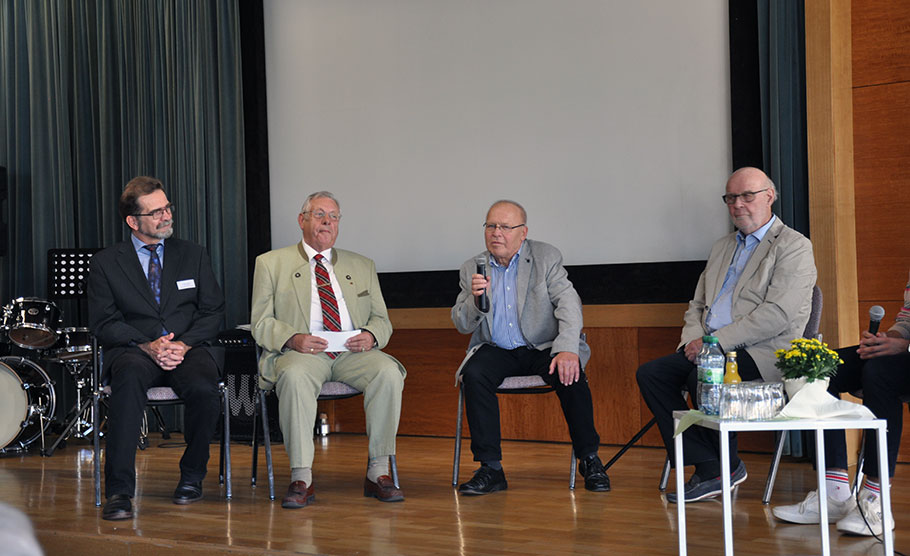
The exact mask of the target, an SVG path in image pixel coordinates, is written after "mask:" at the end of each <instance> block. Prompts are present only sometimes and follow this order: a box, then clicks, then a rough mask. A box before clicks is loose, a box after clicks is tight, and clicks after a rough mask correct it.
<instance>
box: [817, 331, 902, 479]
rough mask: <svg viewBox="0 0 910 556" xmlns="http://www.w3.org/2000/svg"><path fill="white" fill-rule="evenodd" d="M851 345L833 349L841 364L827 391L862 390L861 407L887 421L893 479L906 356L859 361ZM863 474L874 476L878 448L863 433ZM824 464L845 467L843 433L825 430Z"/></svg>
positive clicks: (900, 421) (889, 459) (898, 446)
mask: <svg viewBox="0 0 910 556" xmlns="http://www.w3.org/2000/svg"><path fill="white" fill-rule="evenodd" d="M857 347H859V346H851V347H846V348H841V349H839V350H837V354H838V355H839V356H840V358H841V359H842V360H843V362H844V363H843V364H842V365H840V366H839V367H838V368H837V374H836V375H834V376H833V377H831V382H830V383H829V385H828V392H829V393H831V394H832V395H833V396H835V397H837V396H839V394H840V393H841V392H856V391H857V390H862V391H863V404H864V405H865V406H866V407H868V408H869V409H870V410H871V411H872V413H874V414H875V416H876V417H878V418H879V419H885V420H887V421H888V434H887V438H888V474H889V476H890V477H893V476H894V467H895V465H896V463H897V452H898V450H899V449H900V445H901V433H902V432H903V430H902V429H903V425H904V419H903V409H904V407H903V404H902V403H901V400H900V398H901V396H907V395H910V353H907V352H904V353H899V354H897V355H887V356H884V357H876V358H874V359H860V358H859V354H857V353H856V349H857ZM864 457H865V461H864V463H863V473H865V474H866V475H869V476H871V477H878V476H879V475H880V471H879V469H878V445H877V444H876V439H875V434H873V433H871V431H870V433H869V434H866V441H865V456H864ZM825 464H826V465H827V466H828V467H829V468H833V469H846V468H847V442H846V440H845V437H844V431H842V430H833V431H825Z"/></svg>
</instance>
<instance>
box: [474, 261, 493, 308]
mask: <svg viewBox="0 0 910 556" xmlns="http://www.w3.org/2000/svg"><path fill="white" fill-rule="evenodd" d="M474 262H475V263H476V264H477V274H480V275H481V276H483V277H484V278H486V277H487V258H486V257H483V256H480V257H477V258H476V259H474ZM474 304H475V305H477V310H479V311H480V312H481V313H486V312H487V311H489V310H490V297H489V296H488V295H487V290H483V293H482V294H480V295H478V296H475V297H474Z"/></svg>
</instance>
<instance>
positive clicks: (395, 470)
mask: <svg viewBox="0 0 910 556" xmlns="http://www.w3.org/2000/svg"><path fill="white" fill-rule="evenodd" d="M389 468H390V469H391V470H392V482H393V483H395V488H401V485H400V484H399V483H398V462H397V461H396V460H395V454H392V455H391V456H389Z"/></svg>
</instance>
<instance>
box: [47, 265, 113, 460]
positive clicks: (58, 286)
mask: <svg viewBox="0 0 910 556" xmlns="http://www.w3.org/2000/svg"><path fill="white" fill-rule="evenodd" d="M98 251H100V249H98V248H89V249H72V248H69V249H48V250H47V293H48V297H49V298H50V299H51V300H52V301H58V300H63V299H72V300H74V303H75V307H76V321H75V322H76V324H81V323H82V301H83V300H84V299H86V297H87V292H86V284H87V282H88V273H89V262H90V261H91V258H92V255H94V254H95V253H97V252H98ZM92 343H93V345H94V342H92ZM93 361H94V358H93V359H92V361H87V362H82V363H80V362H79V361H75V360H74V361H73V362H67V363H64V366H67V368H69V365H74V367H73V368H72V369H70V373H71V374H72V376H73V378H74V379H76V388H77V392H76V394H77V396H76V399H77V401H76V404H75V406H74V407H73V409H72V411H73V412H74V413H73V417H72V419H70V421H69V422H68V423H67V425H66V427H65V428H64V429H63V432H61V433H60V436H58V437H57V440H56V441H55V442H54V443H53V445H51V447H50V449H48V450H46V451H44V453H43V455H45V456H48V457H49V456H52V455H53V454H54V451H55V450H56V449H57V447H58V446H59V445H60V443H61V442H62V441H63V440H64V439H66V438H68V437H69V436H70V434H71V433H72V431H73V429H74V428H77V431H78V432H77V436H84V435H87V434H88V432H90V431H91V428H89V429H88V430H86V431H82V430H81V429H82V427H83V426H89V427H91V423H92V419H91V415H90V409H91V403H92V396H90V395H87V396H85V397H84V398H83V396H81V393H82V390H83V389H85V386H86V385H85V384H83V383H84V382H86V381H84V380H80V379H79V377H78V375H79V374H80V373H81V370H80V369H81V368H84V367H85V366H86V365H93V364H94V363H93ZM75 365H79V368H77V367H75ZM96 375H98V372H97V369H92V373H91V376H90V379H89V381H88V382H89V383H90V384H87V386H88V387H89V388H90V391H89V393H91V391H92V390H93V389H94V388H95V387H96V380H95V377H96Z"/></svg>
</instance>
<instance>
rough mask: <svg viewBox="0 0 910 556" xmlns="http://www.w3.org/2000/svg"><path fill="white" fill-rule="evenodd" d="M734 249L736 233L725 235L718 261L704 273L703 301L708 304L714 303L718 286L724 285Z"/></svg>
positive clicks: (718, 290) (718, 289)
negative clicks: (722, 249)
mask: <svg viewBox="0 0 910 556" xmlns="http://www.w3.org/2000/svg"><path fill="white" fill-rule="evenodd" d="M735 251H736V234H735V233H734V234H731V235H729V236H727V242H726V244H725V245H724V252H723V254H722V255H721V258H720V261H719V263H718V264H717V265H716V266H715V267H714V268H712V269H711V270H710V271H709V272H708V273H707V274H705V279H706V280H705V302H706V303H708V304H709V305H710V304H711V303H714V300H715V299H716V298H717V294H718V293H720V288H722V287H723V285H724V279H725V278H726V277H727V269H729V268H730V262H731V261H733V253H734V252H735Z"/></svg>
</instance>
